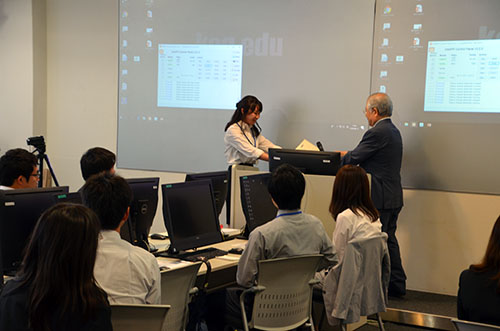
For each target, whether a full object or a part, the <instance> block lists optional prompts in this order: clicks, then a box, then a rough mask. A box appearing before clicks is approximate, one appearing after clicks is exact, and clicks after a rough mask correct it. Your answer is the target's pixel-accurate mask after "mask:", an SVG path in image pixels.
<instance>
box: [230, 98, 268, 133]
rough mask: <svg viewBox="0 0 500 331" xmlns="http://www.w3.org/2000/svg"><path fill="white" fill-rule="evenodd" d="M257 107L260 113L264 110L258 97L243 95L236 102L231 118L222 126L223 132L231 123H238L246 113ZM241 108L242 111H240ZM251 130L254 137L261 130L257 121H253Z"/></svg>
mask: <svg viewBox="0 0 500 331" xmlns="http://www.w3.org/2000/svg"><path fill="white" fill-rule="evenodd" d="M257 109H258V111H259V112H260V113H262V111H263V110H264V109H263V107H262V102H260V101H259V99H257V98H256V97H254V96H253V95H247V96H245V97H244V98H243V99H241V100H240V101H239V102H238V103H237V104H236V110H235V111H234V113H233V116H232V117H231V120H230V121H229V122H227V124H226V127H225V128H224V132H225V131H227V129H228V128H229V127H230V126H231V125H233V124H234V123H238V122H239V121H241V120H242V119H243V118H244V117H245V116H246V115H247V114H249V113H252V112H254V111H255V110H257ZM241 110H243V112H241ZM251 130H252V133H253V135H254V136H255V137H258V136H259V134H260V131H261V130H260V126H259V124H258V123H255V125H254V126H252V128H251Z"/></svg>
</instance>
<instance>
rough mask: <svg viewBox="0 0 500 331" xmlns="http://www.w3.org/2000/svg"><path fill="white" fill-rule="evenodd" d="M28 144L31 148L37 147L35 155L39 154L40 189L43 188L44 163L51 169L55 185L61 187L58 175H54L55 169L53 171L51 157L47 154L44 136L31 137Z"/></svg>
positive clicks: (37, 156)
mask: <svg viewBox="0 0 500 331" xmlns="http://www.w3.org/2000/svg"><path fill="white" fill-rule="evenodd" d="M27 143H28V145H30V146H33V147H35V151H34V152H33V153H38V154H37V155H36V158H37V159H38V170H39V172H40V177H39V178H40V180H39V181H38V187H42V186H43V161H44V160H45V162H46V163H47V166H48V167H49V171H50V175H51V176H52V178H53V179H54V184H55V185H56V186H59V182H58V181H57V178H56V174H55V173H54V169H52V165H51V164H50V161H49V157H48V156H47V154H45V151H46V149H47V146H46V145H45V139H44V138H43V136H38V137H31V138H28V139H27Z"/></svg>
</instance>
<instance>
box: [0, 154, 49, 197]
mask: <svg viewBox="0 0 500 331" xmlns="http://www.w3.org/2000/svg"><path fill="white" fill-rule="evenodd" d="M39 178H40V175H39V173H38V165H37V158H36V156H35V155H33V153H30V152H28V151H27V150H25V149H22V148H15V149H10V150H8V151H7V152H6V153H5V154H4V155H3V156H2V157H1V158H0V190H11V189H19V188H35V187H37V186H38V180H39Z"/></svg>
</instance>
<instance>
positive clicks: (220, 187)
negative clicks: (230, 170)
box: [186, 170, 227, 217]
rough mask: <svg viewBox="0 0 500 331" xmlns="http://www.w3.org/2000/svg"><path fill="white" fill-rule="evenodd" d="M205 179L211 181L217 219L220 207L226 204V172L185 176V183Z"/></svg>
mask: <svg viewBox="0 0 500 331" xmlns="http://www.w3.org/2000/svg"><path fill="white" fill-rule="evenodd" d="M206 179H210V180H211V181H212V189H213V192H214V199H215V209H216V211H217V217H219V216H220V213H221V211H222V207H224V203H225V202H226V195H227V170H224V171H216V172H203V173H196V174H187V175H186V182H191V181H195V180H206Z"/></svg>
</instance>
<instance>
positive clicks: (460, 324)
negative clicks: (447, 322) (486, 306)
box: [451, 319, 500, 331]
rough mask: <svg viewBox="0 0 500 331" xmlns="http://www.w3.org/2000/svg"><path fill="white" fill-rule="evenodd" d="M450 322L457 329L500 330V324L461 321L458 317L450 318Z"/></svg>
mask: <svg viewBox="0 0 500 331" xmlns="http://www.w3.org/2000/svg"><path fill="white" fill-rule="evenodd" d="M451 322H452V323H453V325H454V326H455V328H456V329H457V331H488V330H500V326H497V325H490V324H483V323H476V322H469V321H462V320H458V319H452V320H451Z"/></svg>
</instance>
